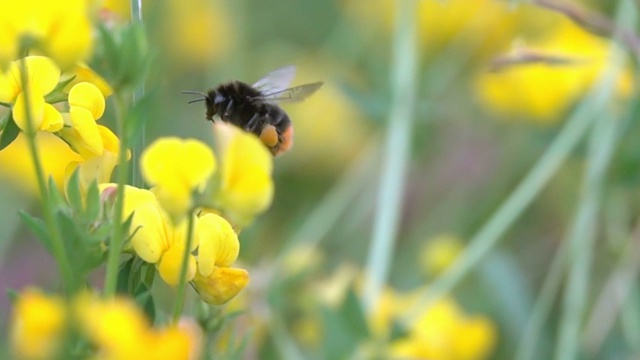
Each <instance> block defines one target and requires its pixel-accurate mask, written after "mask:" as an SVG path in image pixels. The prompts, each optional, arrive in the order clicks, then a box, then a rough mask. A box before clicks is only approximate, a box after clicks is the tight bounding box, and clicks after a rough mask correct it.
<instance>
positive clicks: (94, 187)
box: [85, 181, 100, 220]
mask: <svg viewBox="0 0 640 360" xmlns="http://www.w3.org/2000/svg"><path fill="white" fill-rule="evenodd" d="M85 201H86V203H87V204H86V216H87V218H88V219H91V220H97V219H98V216H100V191H99V190H98V183H97V182H96V181H92V182H91V184H90V185H89V189H87V198H86V200H85Z"/></svg>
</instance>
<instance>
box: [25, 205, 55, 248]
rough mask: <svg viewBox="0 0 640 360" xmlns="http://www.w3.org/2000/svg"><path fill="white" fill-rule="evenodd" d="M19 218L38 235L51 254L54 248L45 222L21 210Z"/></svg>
mask: <svg viewBox="0 0 640 360" xmlns="http://www.w3.org/2000/svg"><path fill="white" fill-rule="evenodd" d="M18 216H20V219H22V222H23V223H24V224H25V225H26V226H27V228H29V230H31V231H32V232H33V233H34V234H35V235H36V237H37V238H38V240H40V242H41V243H42V245H43V246H44V247H45V249H47V251H48V252H49V253H52V251H53V248H52V247H51V237H50V236H49V231H48V230H47V226H46V225H45V224H44V222H43V221H42V220H41V219H38V218H35V217H33V216H31V215H30V214H29V213H27V212H26V211H24V210H19V211H18Z"/></svg>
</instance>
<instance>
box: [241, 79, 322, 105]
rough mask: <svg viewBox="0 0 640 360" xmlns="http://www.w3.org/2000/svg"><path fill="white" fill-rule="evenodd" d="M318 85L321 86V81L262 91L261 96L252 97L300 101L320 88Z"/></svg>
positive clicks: (276, 100)
mask: <svg viewBox="0 0 640 360" xmlns="http://www.w3.org/2000/svg"><path fill="white" fill-rule="evenodd" d="M320 86H322V82H314V83H311V84H305V85H300V86H294V87H292V88H288V89H284V90H279V91H276V92H272V93H263V95H262V96H257V97H255V98H253V99H257V100H264V101H269V102H281V101H301V100H304V99H306V98H307V97H309V96H310V95H311V94H313V93H314V92H316V91H317V90H318V89H320Z"/></svg>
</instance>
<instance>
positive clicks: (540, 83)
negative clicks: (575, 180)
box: [475, 19, 633, 124]
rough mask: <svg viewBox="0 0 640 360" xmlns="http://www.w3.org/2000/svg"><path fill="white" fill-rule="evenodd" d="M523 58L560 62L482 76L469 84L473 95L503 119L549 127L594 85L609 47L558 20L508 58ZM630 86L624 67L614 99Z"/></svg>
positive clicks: (526, 65)
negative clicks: (532, 55)
mask: <svg viewBox="0 0 640 360" xmlns="http://www.w3.org/2000/svg"><path fill="white" fill-rule="evenodd" d="M527 53H535V54H538V55H540V56H542V57H550V58H557V59H562V60H563V61H562V62H561V63H559V64H556V63H549V62H544V61H537V62H530V63H520V64H512V65H508V66H505V67H503V68H501V69H499V70H497V71H493V72H487V71H483V72H481V73H479V74H478V76H477V78H476V82H475V85H476V86H475V87H476V93H477V96H478V97H479V99H480V100H481V102H482V103H483V104H484V105H485V106H486V107H487V108H489V109H491V110H493V111H495V112H496V113H498V114H501V115H504V116H506V117H514V116H515V117H526V118H529V119H531V120H535V121H536V122H538V123H540V124H552V123H554V122H556V121H558V120H559V119H560V118H561V117H562V114H563V113H564V112H565V111H566V110H567V109H568V108H569V107H570V106H571V105H572V104H574V103H575V102H576V101H577V100H578V99H579V98H580V97H581V96H583V95H585V94H586V93H587V92H588V91H589V89H590V87H591V86H593V85H594V84H595V82H596V81H597V80H598V78H599V76H600V75H601V74H602V71H603V70H604V69H605V68H606V66H607V62H608V61H609V59H610V58H611V56H612V46H611V43H610V42H609V41H607V40H605V39H602V38H600V37H598V36H595V35H592V34H590V33H588V32H587V31H585V30H584V29H582V28H580V27H578V26H577V25H575V24H574V23H573V22H571V21H570V20H567V19H564V20H563V21H561V22H560V23H559V24H558V25H556V26H554V27H552V31H551V32H550V33H546V34H545V36H542V37H540V36H539V37H538V38H537V39H534V40H533V41H531V42H530V44H528V45H527V48H526V49H523V48H516V49H515V50H514V52H513V54H512V55H513V56H515V57H517V56H522V54H525V55H526V54H527ZM632 83H633V80H632V74H631V72H630V71H629V69H628V68H627V69H626V70H625V71H623V72H622V73H621V74H620V77H619V78H618V82H617V91H618V94H619V95H620V96H621V97H626V96H628V95H629V94H630V93H631V90H632Z"/></svg>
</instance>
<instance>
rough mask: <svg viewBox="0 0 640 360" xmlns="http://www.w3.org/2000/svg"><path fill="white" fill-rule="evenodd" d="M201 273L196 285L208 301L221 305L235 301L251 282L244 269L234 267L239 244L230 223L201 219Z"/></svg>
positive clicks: (215, 218)
mask: <svg viewBox="0 0 640 360" xmlns="http://www.w3.org/2000/svg"><path fill="white" fill-rule="evenodd" d="M197 234H198V237H199V243H200V247H199V248H198V273H197V274H196V276H195V277H194V279H193V284H194V286H195V288H196V291H197V292H198V294H200V297H201V298H202V300H204V301H205V302H207V303H209V304H212V305H222V304H224V303H226V302H227V301H229V300H231V299H232V298H234V297H235V296H236V295H237V294H238V293H239V292H240V291H241V290H242V289H244V288H245V286H247V284H248V282H249V273H248V272H247V271H246V270H244V269H238V268H231V265H233V263H234V262H235V261H236V259H237V258H238V254H239V252H240V242H239V241H238V236H237V235H236V233H235V232H234V231H233V228H232V227H231V224H229V222H228V221H227V220H225V219H224V218H222V217H221V216H218V215H216V214H212V213H207V214H204V215H203V216H201V217H200V218H199V219H198V223H197Z"/></svg>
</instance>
